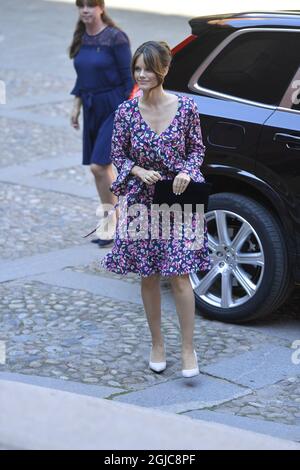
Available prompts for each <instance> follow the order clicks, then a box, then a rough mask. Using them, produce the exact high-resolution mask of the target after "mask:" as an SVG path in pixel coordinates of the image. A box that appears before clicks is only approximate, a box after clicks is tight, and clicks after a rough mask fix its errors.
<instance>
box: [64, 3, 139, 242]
mask: <svg viewBox="0 0 300 470" xmlns="http://www.w3.org/2000/svg"><path fill="white" fill-rule="evenodd" d="M76 6H77V7H78V10H79V21H78V23H77V26H76V29H75V32H74V37H73V41H72V44H71V47H70V57H71V58H72V59H74V67H75V70H76V73H77V80H76V83H75V87H74V89H73V90H72V92H71V94H73V95H74V96H75V99H74V107H73V111H72V115H71V124H72V126H73V127H74V129H79V115H80V110H81V107H82V109H83V162H82V163H83V165H90V168H91V171H92V173H93V175H94V177H95V183H96V187H97V191H98V194H99V197H100V199H101V202H102V204H103V205H104V204H110V205H114V204H115V203H116V197H115V196H114V195H113V194H112V193H111V191H110V190H109V188H110V186H111V184H112V183H113V181H114V179H115V174H114V171H113V167H112V163H111V158H110V153H111V139H112V130H113V120H114V112H115V110H116V109H117V107H118V106H119V105H120V104H121V103H122V102H123V101H124V100H126V99H128V97H129V95H130V92H131V90H132V86H133V81H132V77H131V70H130V63H131V51H130V45H129V40H128V37H127V36H126V34H125V33H124V32H123V31H121V30H120V29H119V28H117V27H116V26H115V24H114V23H113V21H112V20H111V19H110V18H109V17H108V16H107V14H106V12H105V4H104V1H103V0H76ZM105 215H106V214H105V212H104V216H105ZM96 242H97V243H98V244H99V246H107V245H108V244H109V243H111V242H112V240H110V239H106V240H104V239H97V240H96Z"/></svg>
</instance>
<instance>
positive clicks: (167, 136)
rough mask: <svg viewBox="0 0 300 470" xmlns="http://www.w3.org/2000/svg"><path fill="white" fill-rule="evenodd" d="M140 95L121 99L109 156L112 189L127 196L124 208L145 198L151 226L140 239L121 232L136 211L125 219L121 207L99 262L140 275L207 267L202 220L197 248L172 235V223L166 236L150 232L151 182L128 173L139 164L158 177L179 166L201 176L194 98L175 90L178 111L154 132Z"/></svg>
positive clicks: (167, 176)
mask: <svg viewBox="0 0 300 470" xmlns="http://www.w3.org/2000/svg"><path fill="white" fill-rule="evenodd" d="M138 100H139V98H138V97H137V98H134V99H132V100H128V101H125V102H124V103H122V104H121V105H120V106H119V107H118V109H117V111H116V113H115V120H114V131H113V137H112V152H111V158H112V161H113V163H114V164H115V166H116V168H117V170H118V177H117V179H116V181H115V182H114V183H113V184H112V186H111V190H112V192H113V193H114V194H115V195H117V196H119V198H120V197H122V199H125V201H126V204H127V211H129V209H128V208H130V207H131V206H133V205H135V204H143V205H144V207H146V208H147V215H146V217H148V222H149V225H148V227H149V231H148V232H147V234H146V236H145V233H144V234H143V237H141V238H140V239H133V238H131V237H130V236H129V237H128V236H124V233H125V232H126V230H128V225H129V223H128V219H129V221H131V222H132V221H133V220H134V216H132V215H131V216H129V217H128V219H127V220H126V218H123V217H122V213H120V219H119V222H118V226H117V230H116V237H115V242H114V246H113V248H112V251H111V252H110V253H108V254H107V255H106V256H105V257H104V258H103V260H102V261H101V265H102V267H104V268H106V269H107V270H108V271H112V272H114V273H118V274H128V273H138V274H140V275H141V276H150V275H152V274H161V275H162V276H174V275H177V276H178V275H183V274H190V273H193V272H199V271H207V270H209V269H210V267H211V266H210V258H209V250H208V240H207V229H206V224H205V222H204V237H203V243H202V244H201V247H200V248H199V249H190V245H189V244H187V243H186V240H185V239H184V237H183V238H181V239H180V238H178V237H174V236H173V235H172V229H171V231H170V237H168V238H167V239H164V238H153V237H151V233H150V228H151V215H152V212H151V207H152V206H151V205H152V203H153V195H154V189H155V188H154V186H155V185H151V186H149V185H147V184H146V183H143V182H142V181H141V180H140V179H139V178H138V177H136V176H133V175H132V174H131V169H132V168H133V166H135V165H137V166H140V167H142V168H144V169H146V170H155V171H158V172H159V173H160V175H161V176H162V179H168V180H173V179H174V178H175V176H176V175H177V174H178V173H182V172H183V173H186V174H187V175H189V176H190V177H191V179H192V180H193V181H196V182H204V177H203V175H202V173H201V169H200V168H201V165H202V162H203V156H204V151H205V147H204V145H203V142H202V136H201V128H200V120H199V112H198V110H197V106H196V103H195V102H194V101H193V100H192V99H191V98H188V97H185V96H178V108H177V112H176V115H175V116H174V118H173V120H172V122H171V123H170V125H169V126H168V127H167V128H166V129H165V130H164V131H163V132H162V133H161V134H159V135H158V134H157V133H156V132H154V131H153V130H152V129H151V128H150V127H149V125H148V124H147V123H146V121H145V120H144V119H143V117H142V114H141V112H140V110H139V104H138ZM121 210H122V208H121ZM129 212H130V211H129ZM136 215H140V213H137V214H135V216H136ZM126 234H128V232H126Z"/></svg>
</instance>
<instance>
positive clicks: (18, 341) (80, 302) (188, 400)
mask: <svg viewBox="0 0 300 470" xmlns="http://www.w3.org/2000/svg"><path fill="white" fill-rule="evenodd" d="M35 1H36V0H30V2H29V3H31V4H34V2H35ZM48 8H51V9H52V10H51V11H52V13H51V14H52V15H54V11H55V10H54V9H55V3H53V5H51V6H48ZM65 8H66V9H67V8H71V6H69V5H68V6H67V5H66V6H65ZM70 11H71V10H70ZM123 15H125V17H126V20H124V21H126V24H127V25H130V24H131V23H130V21H132V20H131V19H130V18H131V17H130V14H126V13H124V12H123ZM177 21H178V20H177ZM185 22H186V19H183V25H184V28H185V27H186V26H185ZM147 25H148V23H147ZM133 26H134V25H132V27H133ZM150 26H151V23H150V22H149V26H147V27H148V28H150ZM128 30H130V28H128ZM70 33H71V31H67V34H66V35H64V33H63V32H61V38H64V40H62V39H61V42H62V44H61V51H63V50H66V44H67V40H68V37H69V36H70ZM148 33H149V34H150V33H151V31H150V29H149V31H148ZM148 33H147V34H148ZM177 34H178V33H177ZM66 36H68V37H66ZM140 39H141V40H142V37H141V38H140ZM64 41H65V42H64ZM135 41H137V38H135ZM4 42H5V41H4ZM4 42H3V43H1V44H4ZM1 44H0V47H1ZM15 47H16V45H15ZM61 51H60V52H61ZM56 53H57V51H56V50H54V51H53V54H56ZM37 60H39V57H38V58H37ZM20 67H21V66H20ZM21 71H22V73H20V68H19V69H18V68H13V67H10V66H9V67H8V68H7V69H5V68H0V79H3V78H2V77H5V80H6V81H7V91H8V103H7V105H6V106H1V107H0V128H1V132H0V220H1V226H0V250H1V251H0V264H1V266H0V272H1V280H2V282H1V283H0V322H1V330H0V341H3V342H4V343H5V346H6V361H5V364H2V365H0V379H1V376H2V375H3V376H4V375H5V377H6V378H7V377H8V376H9V375H10V374H11V376H13V375H12V374H17V377H18V380H25V378H26V380H30V381H31V382H32V383H36V381H37V380H38V379H39V380H40V379H41V378H48V379H49V380H52V381H53V384H54V385H53V386H54V387H57V388H60V387H62V384H64V387H65V386H67V385H65V384H68V383H69V384H71V383H72V387H74V384H75V387H76V386H78V390H80V391H82V387H87V388H86V390H87V392H86V393H91V394H93V393H94V394H96V395H97V393H98V392H97V390H99V389H100V387H103V386H107V387H110V392H109V394H108V395H107V398H109V399H114V400H121V401H128V402H130V403H136V404H142V406H148V407H151V406H153V407H162V408H166V407H167V406H169V405H170V404H171V403H172V406H173V408H172V410H171V411H174V412H180V413H186V414H187V415H190V413H194V414H193V415H192V417H193V418H194V419H197V418H201V416H202V418H203V416H204V419H210V418H209V417H208V416H214V417H215V419H216V420H222V422H225V423H226V422H228V423H230V422H231V420H233V419H235V420H238V422H237V424H236V425H237V426H240V427H242V428H246V429H250V428H251V429H252V430H256V431H258V432H266V433H269V434H273V435H276V436H279V437H284V436H286V435H287V434H286V433H287V432H288V436H289V438H291V439H294V440H296V441H299V442H300V392H299V391H300V365H297V364H293V363H292V354H293V352H294V351H295V349H293V343H294V341H296V340H300V312H299V305H300V291H299V290H297V291H295V292H294V293H293V294H292V296H291V298H290V299H289V301H288V302H287V303H286V304H285V305H284V306H282V307H280V309H278V310H277V311H276V312H274V314H273V316H272V317H271V318H269V319H266V320H264V321H260V322H256V323H253V324H251V325H243V326H240V325H228V324H222V323H218V322H212V321H208V320H206V319H204V318H203V317H201V316H200V315H197V318H196V341H195V344H196V348H197V353H198V356H199V361H200V369H201V375H200V377H199V379H197V380H196V381H194V382H193V383H190V382H189V381H185V380H184V379H182V378H181V376H180V369H181V364H180V346H179V345H180V338H179V329H178V321H177V317H176V312H175V309H174V304H173V303H172V298H171V292H170V287H169V283H168V280H167V279H163V280H162V283H161V286H162V297H163V333H164V335H165V339H166V345H167V359H168V367H167V369H166V371H165V372H164V373H163V374H160V375H157V374H154V373H152V372H151V371H150V370H149V369H148V366H147V361H148V355H149V347H150V337H149V332H148V328H147V324H146V319H145V315H144V312H143V307H142V304H141V300H140V295H139V289H140V287H139V277H138V276H136V275H130V276H128V277H123V276H118V275H115V274H112V273H107V272H105V271H103V269H102V268H100V266H99V261H100V257H101V256H103V254H104V253H106V250H104V251H100V250H99V248H98V247H97V246H95V245H92V244H90V243H89V241H86V240H84V239H83V238H82V235H83V234H84V233H86V232H87V231H89V229H90V228H92V227H94V225H95V223H96V222H97V220H96V217H95V211H96V208H97V204H98V202H97V195H96V191H95V189H94V185H93V180H92V178H91V176H90V175H89V173H88V170H87V169H84V168H82V167H81V165H80V161H81V155H80V153H81V137H80V133H76V132H75V131H73V130H71V129H70V127H69V118H68V114H69V110H70V105H71V101H70V97H69V92H70V89H71V87H72V84H73V79H74V77H73V76H71V75H70V72H69V71H66V70H59V71H58V73H57V74H56V73H55V69H54V70H53V71H52V73H51V74H49V73H46V71H43V69H41V70H40V71H32V73H29V70H28V69H25V68H24V69H21ZM85 253H86V258H85ZM6 273H7V276H6ZM198 313H199V312H198ZM268 348H269V350H270V358H269V362H268V367H267V370H266V380H265V383H264V384H263V385H262V384H260V382H259V381H260V379H261V375H262V372H261V370H259V362H260V357H261V354H262V352H261V351H266V350H268ZM274 348H275V349H274ZM274 350H276V351H280V352H282V354H286V356H284V357H286V358H287V359H286V362H284V361H281V362H280V361H279V360H278V359H279V357H276V356H275V355H274V354H273V355H272V354H271V352H272V351H274ZM219 365H221V366H220V367H221V368H222V371H221V372H220V369H218V367H219ZM235 367H236V371H235V369H234V368H235ZM240 370H244V372H245V374H250V376H251V377H252V378H251V380H250V379H249V380H248V382H247V385H245V383H244V382H243V380H242V379H243V374H242V373H240V372H239V371H240ZM273 372H274V374H273ZM275 372H276V374H275ZM251 374H252V375H251ZM272 374H273V375H272ZM14 376H15V375H14ZM22 377H23V379H22ZM76 384H77V385H76ZM92 386H94V388H93V387H92ZM88 387H90V388H88ZM91 390H93V391H91ZM80 393H81V392H80ZM170 406H171V405H170ZM197 413H198V414H197ZM201 413H202V415H201ZM203 413H207V414H206V415H204V414H203ZM200 415H201V416H200ZM202 418H201V419H202ZM270 423H271V425H272V426H270ZM275 425H276V426H275ZM268 426H269V427H268Z"/></svg>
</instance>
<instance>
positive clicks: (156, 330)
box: [141, 274, 165, 362]
mask: <svg viewBox="0 0 300 470" xmlns="http://www.w3.org/2000/svg"><path fill="white" fill-rule="evenodd" d="M141 292H142V299H143V303H144V308H145V312H146V316H147V321H148V325H149V328H150V333H151V337H152V356H151V360H152V361H153V362H163V361H165V350H164V339H163V336H162V333H161V296H160V276H159V275H158V274H157V275H156V274H154V275H152V276H147V277H142V284H141Z"/></svg>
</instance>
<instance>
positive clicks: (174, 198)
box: [153, 180, 212, 212]
mask: <svg viewBox="0 0 300 470" xmlns="http://www.w3.org/2000/svg"><path fill="white" fill-rule="evenodd" d="M211 190H212V184H211V183H196V182H195V181H190V182H189V184H188V186H187V188H186V190H185V191H184V192H183V193H182V194H179V195H176V194H174V193H173V180H162V181H158V182H157V183H155V189H154V197H153V204H159V205H161V204H168V206H172V205H173V204H179V205H180V207H181V209H182V211H183V210H184V206H185V205H190V206H191V207H192V212H196V211H197V204H203V205H204V211H205V212H206V211H207V206H208V200H209V195H210V193H211Z"/></svg>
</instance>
